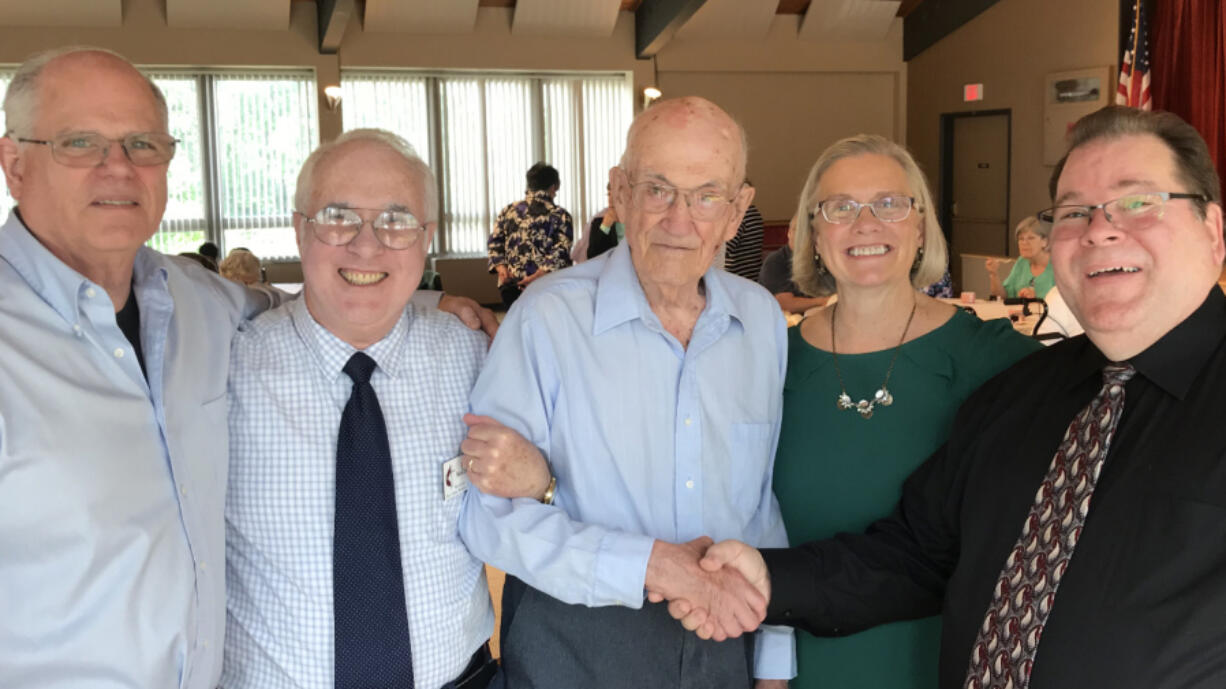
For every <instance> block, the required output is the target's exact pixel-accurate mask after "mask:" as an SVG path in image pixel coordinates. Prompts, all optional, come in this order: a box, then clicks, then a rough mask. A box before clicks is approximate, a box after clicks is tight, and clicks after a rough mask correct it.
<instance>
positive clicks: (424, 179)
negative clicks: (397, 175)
mask: <svg viewBox="0 0 1226 689" xmlns="http://www.w3.org/2000/svg"><path fill="white" fill-rule="evenodd" d="M353 141H366V142H370V143H373V144H378V145H381V146H385V147H386V148H387V149H388V150H390V151H392V152H394V153H396V154H398V155H399V156H400V157H401V158H404V162H405V164H407V165H408V166H409V168H410V169H411V170H413V172H415V173H416V174H417V175H419V176H420V177H421V185H422V190H423V192H424V194H423V195H424V196H425V203H426V208H425V214H426V217H425V218H423V219H422V222H426V223H430V222H438V182H437V181H436V180H435V179H434V171H433V170H431V169H430V166H429V165H427V164H426V161H424V160H422V159H421V156H419V155H417V151H416V150H414V148H413V146H412V145H411V144H409V142H407V141H405V140H404V139H402V138H400V137H399V136H397V135H395V134H393V133H392V132H389V131H387V130H385V129H353V130H350V131H347V132H345V133H344V134H341V135H340V136H338V137H336V138H335V139H333V140H332V141H329V142H328V143H326V144H323V145H321V146H320V147H319V148H316V149H315V150H314V152H312V153H311V155H310V156H308V157H307V159H306V162H304V163H303V164H302V170H301V171H300V172H299V173H298V185H297V187H296V188H295V189H294V207H295V208H296V209H297V210H298V212H299V213H306V209H307V207H308V206H309V205H310V203H311V194H312V193H313V192H314V191H315V168H316V167H317V166H318V165H319V161H321V160H323V159H324V158H325V157H327V156H328V155H329V154H330V153H332V152H333V151H335V150H336V149H337V148H339V147H340V146H343V145H345V144H347V143H350V142H353Z"/></svg>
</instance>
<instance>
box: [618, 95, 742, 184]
mask: <svg viewBox="0 0 1226 689" xmlns="http://www.w3.org/2000/svg"><path fill="white" fill-rule="evenodd" d="M681 105H702V106H704V107H707V108H710V109H711V110H713V111H715V112H716V113H718V114H721V115H723V116H724V117H727V118H728V120H729V121H730V122H732V126H733V127H735V128H736V138H737V140H738V141H740V143H741V151H740V155H739V156H738V157H737V160H736V165H735V169H734V172H735V173H736V179H737V182H743V181H744V180H745V169H746V167H747V166H748V164H749V136H748V135H747V134H746V133H745V128H744V127H742V126H741V123H740V122H738V121H737V119H736V118H735V117H733V116H732V115H729V114H728V113H727V112H725V111H724V109H723V108H720V107H719V106H718V105H716V104H715V103H712V102H711V101H709V100H707V99H705V98H699V97H697V96H686V97H683V98H667V99H664V100H659V101H656V102H654V103H652V104H651V105H650V106H649V107H647V108H644V109H643V111H642V112H640V113H639V114H637V115H635V116H634V120H633V121H631V123H630V129H628V130H627V131H626V150H625V151H623V152H622V157H621V160H620V161H619V162H618V164H617V166H618V167H620V168H621V169H622V170H623V171H624V172H626V174H629V173H630V170H631V168H632V167H633V165H634V164H635V163H636V162H637V161H636V160H635V153H636V151H635V147H634V139H635V138H636V137H637V136H638V135H639V133H640V132H641V131H642V130H643V128H644V127H646V126H647V124H648V123H649V122H650V121H651V120H653V119H655V116H656V115H658V114H659V112H660V110H661V109H665V108H675V107H678V106H681Z"/></svg>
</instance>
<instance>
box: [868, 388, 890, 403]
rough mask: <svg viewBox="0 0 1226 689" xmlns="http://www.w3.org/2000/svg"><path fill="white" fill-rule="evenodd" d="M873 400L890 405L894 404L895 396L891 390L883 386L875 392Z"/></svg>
mask: <svg viewBox="0 0 1226 689" xmlns="http://www.w3.org/2000/svg"><path fill="white" fill-rule="evenodd" d="M873 402H874V403H876V404H880V405H881V406H883V407H888V406H890V405H891V404H894V396H893V395H891V394H890V391H889V390H886V389H885V387H882V388H881V389H880V390H878V391H877V392H876V393H874V394H873Z"/></svg>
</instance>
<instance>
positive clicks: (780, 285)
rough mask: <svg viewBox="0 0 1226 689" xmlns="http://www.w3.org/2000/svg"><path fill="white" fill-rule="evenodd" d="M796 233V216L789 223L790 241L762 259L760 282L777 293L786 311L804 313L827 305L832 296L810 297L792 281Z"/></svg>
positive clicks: (778, 299) (776, 299) (780, 304)
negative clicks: (793, 244) (793, 240)
mask: <svg viewBox="0 0 1226 689" xmlns="http://www.w3.org/2000/svg"><path fill="white" fill-rule="evenodd" d="M795 234H796V218H792V222H790V223H788V243H787V244H786V245H784V246H782V247H779V248H778V249H776V250H775V251H772V252H771V253H770V255H768V256H767V257H766V259H765V260H763V261H762V269H761V270H759V271H758V284H760V285H762V286H763V287H765V288H766V289H767V290H769V291H770V293H771V294H773V295H775V301H778V302H779V307H780V308H782V309H783V312H784V313H804V312H805V311H808V310H809V309H812V308H814V307H817V306H825V305H826V302H827V301H829V299H830V297H810V296H808V295H806V294H805V293H804V292H803V291H801V289H800V288H799V287H797V286H796V283H795V282H792V236H793V235H795Z"/></svg>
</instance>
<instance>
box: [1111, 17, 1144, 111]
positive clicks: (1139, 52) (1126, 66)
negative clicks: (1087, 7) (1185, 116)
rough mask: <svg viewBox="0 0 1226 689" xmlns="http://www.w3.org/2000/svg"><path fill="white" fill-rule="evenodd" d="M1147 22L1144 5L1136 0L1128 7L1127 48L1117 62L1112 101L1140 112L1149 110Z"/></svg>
mask: <svg viewBox="0 0 1226 689" xmlns="http://www.w3.org/2000/svg"><path fill="white" fill-rule="evenodd" d="M1148 24H1149V22H1148V18H1147V17H1146V16H1145V3H1144V1H1143V0H1136V4H1134V5H1133V7H1132V30H1131V31H1129V32H1128V45H1127V47H1126V48H1125V50H1124V57H1123V58H1121V59H1120V85H1119V88H1117V89H1116V91H1115V102H1116V103H1117V104H1119V105H1128V106H1131V107H1134V108H1140V109H1142V110H1151V109H1152V108H1153V103H1152V101H1151V100H1150V97H1149V25H1148Z"/></svg>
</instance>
